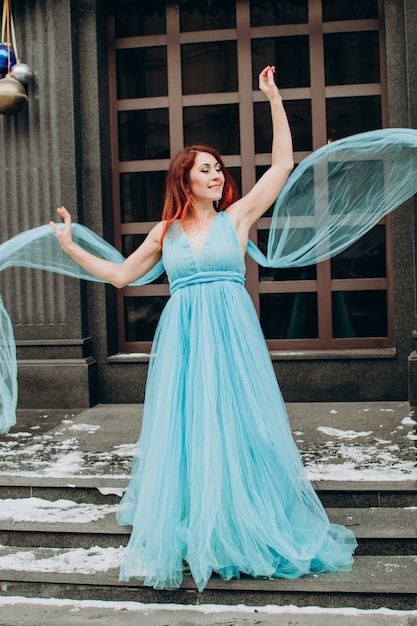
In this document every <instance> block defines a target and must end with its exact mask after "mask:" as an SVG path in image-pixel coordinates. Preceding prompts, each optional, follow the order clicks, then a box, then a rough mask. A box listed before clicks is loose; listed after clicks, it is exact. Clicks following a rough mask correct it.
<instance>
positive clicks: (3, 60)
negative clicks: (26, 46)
mask: <svg viewBox="0 0 417 626" xmlns="http://www.w3.org/2000/svg"><path fill="white" fill-rule="evenodd" d="M9 50H10V66H12V65H14V64H15V63H16V56H15V53H14V52H13V49H12V47H11V45H10V44H8V43H1V44H0V74H2V75H3V76H4V75H5V74H7V73H8V71H9Z"/></svg>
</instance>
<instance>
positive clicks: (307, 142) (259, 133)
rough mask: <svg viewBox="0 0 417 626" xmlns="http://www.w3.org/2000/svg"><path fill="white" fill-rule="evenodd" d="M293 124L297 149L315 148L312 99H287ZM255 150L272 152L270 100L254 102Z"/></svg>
mask: <svg viewBox="0 0 417 626" xmlns="http://www.w3.org/2000/svg"><path fill="white" fill-rule="evenodd" d="M284 106H285V110H286V112H287V116H288V120H289V123H290V126H291V132H292V138H293V144H294V150H295V151H310V150H312V149H313V136H312V124H311V101H310V100H287V101H286V102H285V103H284ZM254 118H255V119H254V123H255V152H256V153H257V154H262V153H269V152H271V141H272V125H271V113H270V107H269V103H268V102H255V103H254Z"/></svg>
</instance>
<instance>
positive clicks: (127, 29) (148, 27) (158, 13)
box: [115, 0, 166, 37]
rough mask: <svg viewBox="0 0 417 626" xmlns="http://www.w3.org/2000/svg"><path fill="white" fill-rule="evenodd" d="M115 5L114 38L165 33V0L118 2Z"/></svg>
mask: <svg viewBox="0 0 417 626" xmlns="http://www.w3.org/2000/svg"><path fill="white" fill-rule="evenodd" d="M115 4H116V3H115ZM117 5H118V6H117V9H116V10H115V26H116V37H140V36H141V35H163V34H164V33H166V19H165V5H166V0H141V1H140V2H135V3H133V2H132V3H128V2H118V3H117Z"/></svg>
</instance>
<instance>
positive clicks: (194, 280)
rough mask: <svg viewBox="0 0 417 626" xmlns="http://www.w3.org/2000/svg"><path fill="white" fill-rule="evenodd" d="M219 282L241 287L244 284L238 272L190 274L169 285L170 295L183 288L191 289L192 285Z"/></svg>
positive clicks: (243, 279) (243, 278) (242, 277)
mask: <svg viewBox="0 0 417 626" xmlns="http://www.w3.org/2000/svg"><path fill="white" fill-rule="evenodd" d="M219 281H231V282H233V283H240V284H241V285H244V284H245V277H244V276H243V274H240V273H239V272H232V271H230V272H221V271H212V272H197V274H192V275H191V276H182V277H181V278H177V279H176V280H174V281H172V283H171V285H170V291H171V295H172V294H173V293H175V292H176V291H178V289H182V288H183V287H191V286H193V285H201V284H202V283H215V282H219Z"/></svg>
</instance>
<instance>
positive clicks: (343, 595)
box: [0, 476, 417, 610]
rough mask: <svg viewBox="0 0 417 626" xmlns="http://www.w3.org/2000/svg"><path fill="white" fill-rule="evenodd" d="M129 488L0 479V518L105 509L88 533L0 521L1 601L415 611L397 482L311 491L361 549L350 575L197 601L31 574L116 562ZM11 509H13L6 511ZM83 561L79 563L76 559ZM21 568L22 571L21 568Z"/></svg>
mask: <svg viewBox="0 0 417 626" xmlns="http://www.w3.org/2000/svg"><path fill="white" fill-rule="evenodd" d="M125 484H126V482H125V480H124V479H119V478H114V479H106V478H104V477H103V478H88V477H86V478H84V479H83V478H77V479H75V480H74V481H73V482H71V484H68V483H67V481H66V479H59V478H53V479H52V478H50V479H47V478H45V479H40V478H36V479H35V478H29V477H28V478H25V477H24V476H7V477H6V476H5V477H3V478H2V477H1V476H0V509H1V508H2V507H5V506H6V502H7V503H9V499H19V500H20V505H22V503H23V505H24V504H25V503H27V504H28V505H29V504H30V502H33V500H30V499H31V498H32V499H33V498H39V499H42V500H44V501H47V502H57V501H58V500H61V499H64V500H70V501H72V502H76V503H90V504H91V505H95V506H103V505H107V506H108V508H109V512H108V513H106V514H105V515H104V516H103V517H102V518H101V519H98V520H96V521H89V522H86V523H83V522H80V521H79V520H78V521H77V520H76V519H74V520H73V521H71V513H70V512H69V513H68V520H66V521H65V522H62V521H59V522H51V523H45V522H44V521H43V522H36V521H4V522H1V521H0V544H1V546H2V547H0V587H1V595H2V596H25V597H32V598H34V597H38V598H50V597H54V598H70V599H75V600H87V599H88V600H93V599H95V600H113V601H135V602H144V603H176V604H203V603H204V604H225V605H237V604H246V605H251V606H263V605H269V604H271V605H280V606H284V605H296V606H298V607H305V606H318V607H333V608H334V607H346V606H349V607H356V608H358V609H374V608H379V607H382V606H383V607H387V608H390V609H397V610H415V609H417V484H416V482H415V481H405V480H404V481H395V482H378V483H375V482H372V483H370V482H369V483H368V482H365V481H360V482H357V483H353V482H336V481H335V482H332V481H321V482H318V483H316V484H315V487H316V489H317V492H318V494H319V496H320V498H321V500H322V502H323V504H324V506H325V507H326V509H327V511H328V514H329V517H330V519H331V521H333V522H338V523H342V524H345V525H347V526H350V527H352V529H353V530H354V532H355V535H356V537H357V539H358V542H359V547H358V550H357V552H356V559H355V565H354V568H353V570H352V571H351V572H338V573H331V574H321V575H319V576H305V577H303V578H301V579H299V580H295V581H289V580H279V579H275V580H270V579H268V580H254V579H252V578H248V577H242V578H241V579H240V580H232V581H222V580H221V579H220V578H218V577H213V578H212V579H211V580H210V582H209V585H208V587H207V588H206V589H205V590H204V592H202V593H199V592H198V591H197V590H196V588H195V585H194V582H193V580H192V578H191V577H190V576H186V577H185V579H184V582H183V585H182V587H181V588H180V589H178V590H176V591H155V590H154V589H152V588H149V587H144V586H142V585H141V583H139V582H135V581H130V582H129V583H121V582H119V581H118V568H117V567H110V568H109V569H106V567H104V568H103V569H102V570H99V571H98V570H94V568H93V570H92V571H91V572H89V573H86V572H74V571H70V570H65V568H64V570H62V571H61V570H60V568H59V567H57V568H49V569H48V568H43V567H38V568H36V567H34V568H32V569H31V567H30V564H31V563H32V564H33V562H36V563H42V562H43V563H47V562H53V561H51V559H55V560H56V561H57V562H58V561H59V562H64V563H65V562H66V560H71V558H72V559H74V557H75V558H77V555H78V554H81V552H82V554H83V555H84V556H83V558H84V559H86V562H87V563H88V558H89V554H94V552H95V549H96V548H95V547H98V548H99V549H102V550H103V555H104V559H105V558H106V554H107V553H106V551H109V554H110V552H111V551H112V552H111V553H112V554H114V553H115V552H116V551H117V549H119V548H120V546H124V545H126V543H127V541H128V538H129V528H126V527H120V526H118V525H117V523H116V521H115V517H114V506H115V505H116V504H117V502H118V500H119V497H120V492H121V491H122V490H123V488H124V486H125ZM9 504H10V503H9ZM77 550H78V551H81V552H80V553H78V552H76V551H77ZM25 564H26V565H25Z"/></svg>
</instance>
